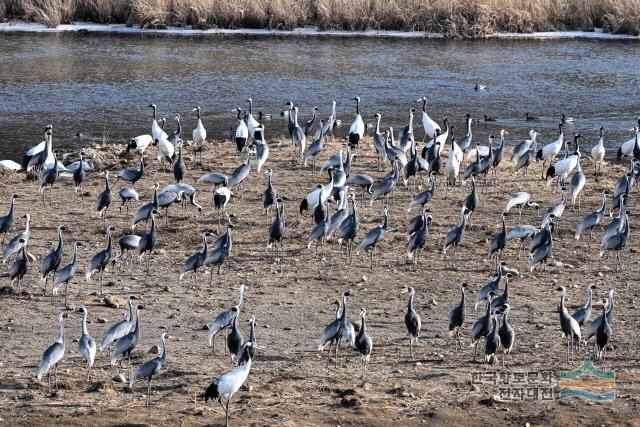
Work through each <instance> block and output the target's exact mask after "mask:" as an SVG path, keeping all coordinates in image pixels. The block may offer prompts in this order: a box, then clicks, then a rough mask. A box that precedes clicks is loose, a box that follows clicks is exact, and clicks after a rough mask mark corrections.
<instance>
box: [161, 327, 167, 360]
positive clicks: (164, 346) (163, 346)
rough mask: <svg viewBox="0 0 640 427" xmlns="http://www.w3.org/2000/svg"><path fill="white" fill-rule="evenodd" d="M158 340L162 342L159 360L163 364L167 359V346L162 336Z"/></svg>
mask: <svg viewBox="0 0 640 427" xmlns="http://www.w3.org/2000/svg"><path fill="white" fill-rule="evenodd" d="M160 340H161V341H162V354H161V355H160V360H161V362H162V363H163V364H164V361H165V360H166V359H167V346H166V344H165V340H166V338H165V336H164V334H162V337H161V338H160Z"/></svg>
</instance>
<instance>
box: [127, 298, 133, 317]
mask: <svg viewBox="0 0 640 427" xmlns="http://www.w3.org/2000/svg"><path fill="white" fill-rule="evenodd" d="M127 303H128V304H129V312H128V313H127V320H128V321H129V322H131V321H132V320H133V319H134V317H133V303H132V302H131V298H127Z"/></svg>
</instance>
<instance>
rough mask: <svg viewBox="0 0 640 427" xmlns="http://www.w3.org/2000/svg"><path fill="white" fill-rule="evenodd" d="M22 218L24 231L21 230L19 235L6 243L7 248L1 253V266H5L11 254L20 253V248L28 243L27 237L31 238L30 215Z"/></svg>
mask: <svg viewBox="0 0 640 427" xmlns="http://www.w3.org/2000/svg"><path fill="white" fill-rule="evenodd" d="M22 218H24V222H25V225H24V230H22V231H21V232H20V233H18V234H17V235H15V236H14V237H13V238H12V239H11V240H9V243H7V246H5V247H4V251H3V253H2V263H3V264H5V263H6V262H7V261H8V260H9V258H10V257H11V256H12V255H13V254H15V253H18V251H20V249H22V247H23V246H24V245H25V244H28V243H29V237H31V228H30V223H31V215H29V214H24V215H23V216H22Z"/></svg>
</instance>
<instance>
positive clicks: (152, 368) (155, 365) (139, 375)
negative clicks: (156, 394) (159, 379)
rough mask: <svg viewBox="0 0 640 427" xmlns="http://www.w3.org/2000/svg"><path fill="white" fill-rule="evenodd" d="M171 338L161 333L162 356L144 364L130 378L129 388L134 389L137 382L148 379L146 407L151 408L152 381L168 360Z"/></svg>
mask: <svg viewBox="0 0 640 427" xmlns="http://www.w3.org/2000/svg"><path fill="white" fill-rule="evenodd" d="M169 338H171V335H169V333H168V332H163V333H161V334H160V342H161V345H162V354H160V355H159V356H156V357H154V358H153V359H151V360H148V361H146V362H144V363H143V364H142V365H140V366H139V367H138V369H136V370H135V371H133V374H131V377H130V378H129V388H132V387H133V385H134V384H135V383H136V381H138V380H140V379H143V378H148V381H147V405H146V406H149V404H150V403H151V381H152V380H153V377H155V376H156V375H157V374H158V372H160V369H162V367H163V366H164V364H165V362H166V360H167V347H166V340H168V339H169Z"/></svg>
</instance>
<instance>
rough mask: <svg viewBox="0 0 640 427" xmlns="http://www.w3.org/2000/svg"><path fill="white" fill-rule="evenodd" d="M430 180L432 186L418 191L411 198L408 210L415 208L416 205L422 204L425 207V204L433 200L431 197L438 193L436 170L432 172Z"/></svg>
mask: <svg viewBox="0 0 640 427" xmlns="http://www.w3.org/2000/svg"><path fill="white" fill-rule="evenodd" d="M429 178H430V180H431V187H430V188H428V189H426V190H425V191H423V192H421V193H418V194H416V195H414V196H413V197H412V198H411V202H409V208H408V209H407V211H408V212H410V211H411V209H413V208H415V207H416V206H421V207H424V205H426V204H427V203H429V202H430V201H431V199H433V197H434V196H435V194H436V175H435V173H434V172H432V173H431V174H430V177H429Z"/></svg>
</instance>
